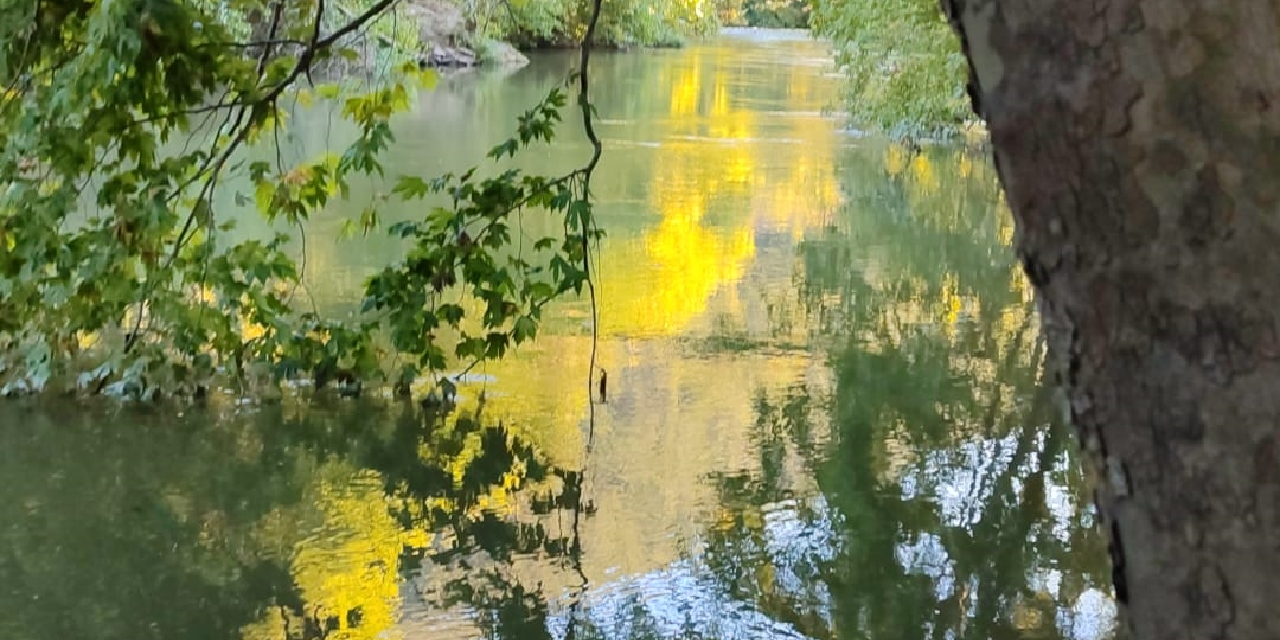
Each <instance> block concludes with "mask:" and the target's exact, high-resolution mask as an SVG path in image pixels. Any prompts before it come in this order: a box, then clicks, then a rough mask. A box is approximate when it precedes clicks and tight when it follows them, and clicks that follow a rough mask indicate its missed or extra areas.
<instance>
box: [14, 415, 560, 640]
mask: <svg viewBox="0 0 1280 640" xmlns="http://www.w3.org/2000/svg"><path fill="white" fill-rule="evenodd" d="M316 409H320V410H316ZM215 413H216V412H215V411H214V410H212V409H211V410H209V411H208V415H196V416H192V415H190V414H189V415H188V418H189V419H188V420H186V421H184V422H182V423H181V424H177V425H174V424H160V423H159V421H157V420H154V419H151V418H149V417H147V416H145V415H135V416H127V415H126V416H114V417H110V418H108V417H102V416H100V417H98V418H97V419H96V420H94V419H89V418H86V417H85V416H84V415H83V414H70V413H67V412H64V411H60V410H58V409H50V410H47V411H45V410H42V411H41V412H39V413H34V414H31V415H29V416H26V419H25V420H24V421H23V422H24V423H25V424H23V426H22V428H21V429H16V428H15V429H6V430H5V431H4V432H2V433H0V437H3V439H4V442H3V446H2V447H0V463H2V464H0V482H3V484H2V485H0V486H2V487H3V489H0V517H2V518H3V520H4V521H5V522H9V523H22V524H21V526H20V527H19V526H14V527H11V528H6V529H5V530H4V531H3V533H2V534H0V575H3V576H4V577H5V580H4V582H5V584H4V587H3V588H0V606H3V607H4V608H5V609H6V610H7V611H9V612H10V615H9V616H6V619H5V620H3V621H0V632H3V633H4V635H5V636H6V637H11V638H72V637H81V638H88V637H93V638H148V637H156V638H170V637H181V638H209V639H217V640H224V639H231V638H264V639H265V638H291V639H292V638H304V639H311V638H349V639H355V638H374V637H385V634H386V633H387V632H390V631H393V630H394V629H393V625H394V624H395V622H396V617H397V616H398V609H399V605H400V601H399V599H400V595H399V592H398V589H399V587H400V585H401V584H402V582H403V581H404V580H405V578H406V577H407V574H408V573H410V572H414V571H417V570H418V568H419V567H420V566H421V560H422V559H424V558H426V559H429V562H428V564H434V565H439V566H450V565H457V564H459V563H462V562H465V561H466V559H467V558H475V557H477V556H478V555H479V554H483V556H484V557H487V558H489V559H490V560H488V561H487V562H488V563H489V564H490V565H491V566H500V565H501V564H502V563H503V562H504V561H505V560H508V559H510V558H511V557H512V556H513V555H516V554H538V555H540V556H543V557H549V558H557V557H561V558H563V557H566V556H567V555H568V554H569V552H570V550H571V548H572V546H573V545H572V544H571V542H570V540H569V538H568V537H567V536H566V535H564V534H559V533H556V528H555V527H553V526H547V524H546V523H545V522H544V521H545V520H547V519H548V518H551V517H552V515H551V514H553V513H556V512H560V511H563V510H564V507H565V506H566V504H567V503H566V499H565V496H566V495H571V496H572V495H577V493H576V492H575V491H576V490H577V489H578V488H579V487H578V485H579V484H580V480H578V479H577V478H578V476H576V475H575V474H573V473H570V472H564V471H562V470H559V469H555V468H551V467H548V466H547V465H545V464H544V463H543V462H542V461H541V458H540V457H539V455H538V453H537V452H536V451H535V450H534V449H533V448H532V447H531V446H530V445H529V444H528V443H527V442H526V441H525V440H524V439H523V438H522V437H520V436H518V435H516V434H513V433H512V432H511V431H509V430H508V429H506V428H504V427H502V426H501V425H494V424H492V423H488V422H487V421H485V420H482V419H481V417H480V416H479V415H478V413H477V414H476V415H460V416H456V417H454V418H451V419H450V420H448V421H447V422H446V421H444V420H424V417H423V414H422V412H421V411H419V410H418V409H417V408H416V407H413V406H410V405H405V406H404V407H403V408H402V409H394V408H387V407H385V406H375V405H372V404H365V403H349V402H348V403H341V404H335V405H333V406H321V407H312V408H311V409H309V410H306V411H304V412H302V413H303V416H291V415H287V413H289V411H287V410H286V409H285V408H283V407H279V406H277V407H274V408H265V409H263V410H262V411H261V412H258V413H256V414H250V415H243V416H234V415H222V416H218V415H214V414H215ZM111 422H115V424H110V423H111ZM104 423H105V424H104ZM122 423H123V424H122ZM51 457H52V459H51ZM51 469H52V470H53V473H52V474H50V470H51ZM46 476H49V477H46ZM369 481H372V482H369ZM566 488H568V489H570V490H568V491H566ZM535 492H537V493H540V494H541V496H540V497H539V498H538V499H536V500H535V499H533V496H532V494H533V493H535ZM521 496H524V497H521ZM504 501H505V504H504ZM517 502H520V504H519V505H517V504H516V503H517ZM568 506H572V507H573V508H575V509H576V508H577V500H576V499H572V503H571V504H568ZM517 508H525V509H529V510H531V511H533V512H534V517H532V518H522V519H520V520H517V519H516V518H514V517H511V516H510V513H511V512H512V511H513V510H514V509H517ZM538 514H542V515H541V516H539V515H538ZM540 518H541V519H540ZM476 578H477V576H472V575H465V574H464V575H460V576H458V577H456V578H455V579H454V580H452V581H451V582H450V583H449V584H448V585H447V587H448V588H447V589H446V590H445V595H446V596H448V597H449V598H454V599H457V598H458V597H459V596H463V597H462V598H461V599H462V600H463V601H468V599H467V598H466V596H467V595H468V594H471V596H472V597H471V599H470V602H471V603H473V604H476V605H480V606H483V607H486V608H487V609H489V610H490V611H492V612H493V616H494V619H502V620H512V619H518V618H528V617H529V615H530V614H533V613H537V612H538V611H539V608H538V606H537V605H536V603H537V602H539V601H540V600H539V599H537V598H531V597H530V594H529V592H528V591H526V590H523V588H522V587H520V586H519V585H517V584H513V583H491V584H488V585H483V586H485V587H487V588H486V589H481V588H480V586H481V582H480V581H477V579H476ZM468 585H476V586H468ZM441 604H448V602H445V601H444V600H443V599H442V601H441ZM516 610H518V611H524V613H519V614H516V613H505V614H504V613H503V611H516ZM543 626H544V627H545V625H543ZM504 637H534V636H529V635H528V634H527V633H516V634H515V635H511V634H504Z"/></svg>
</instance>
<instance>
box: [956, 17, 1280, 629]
mask: <svg viewBox="0 0 1280 640" xmlns="http://www.w3.org/2000/svg"><path fill="white" fill-rule="evenodd" d="M942 2H943V7H944V10H945V11H946V13H947V16H948V18H949V19H950V20H951V21H952V24H953V25H954V26H955V28H956V31H957V32H958V33H959V35H960V37H961V39H962V41H963V43H964V48H965V52H966V54H967V55H968V57H969V60H970V63H971V75H972V79H971V86H970V95H971V96H972V97H973V100H974V107H975V109H976V110H977V111H978V113H979V114H980V115H982V116H983V117H984V118H985V119H986V120H987V124H988V127H989V129H990V132H991V137H992V143H993V146H994V148H995V158H996V163H997V167H998V168H999V170H1000V175H1001V179H1002V181H1003V182H1004V186H1005V189H1006V191H1007V195H1008V200H1009V203H1010V205H1011V207H1012V209H1013V212H1014V215H1015V217H1016V219H1017V223H1018V240H1017V246H1018V251H1019V254H1020V256H1021V258H1022V261H1023V265H1024V267H1025V269H1026V272H1027V274H1028V275H1029V276H1030V279H1031V280H1032V282H1033V283H1034V285H1035V286H1036V288H1037V290H1038V291H1039V294H1040V295H1039V297H1040V302H1041V310H1042V312H1043V317H1044V320H1045V323H1046V328H1047V329H1049V331H1050V335H1051V336H1053V335H1057V336H1059V337H1060V340H1056V341H1054V343H1055V346H1054V349H1055V352H1056V355H1057V356H1059V357H1060V358H1059V361H1060V362H1061V363H1062V373H1061V376H1062V378H1061V381H1062V383H1063V385H1064V387H1065V388H1066V390H1067V395H1068V398H1069V402H1070V413H1071V416H1072V419H1073V421H1074V424H1075V425H1076V427H1077V428H1078V431H1079V435H1080V438H1081V443H1082V445H1083V447H1084V449H1085V451H1086V458H1087V459H1088V461H1090V462H1092V465H1091V466H1092V467H1093V468H1094V470H1095V471H1096V472H1097V475H1096V476H1095V478H1096V480H1097V494H1096V496H1097V502H1098V507H1099V509H1100V511H1101V514H1102V516H1103V518H1104V522H1105V523H1106V526H1107V527H1108V528H1109V533H1110V535H1111V545H1112V560H1113V563H1114V568H1115V572H1114V580H1115V589H1116V596H1117V598H1118V599H1119V600H1120V601H1121V603H1122V611H1123V612H1124V614H1125V618H1126V621H1127V623H1128V625H1129V626H1130V629H1131V631H1132V633H1133V635H1134V637H1136V638H1138V639H1139V640H1174V639H1179V638H1188V639H1190V638H1195V639H1197V640H1199V639H1203V638H1243V639H1253V638H1258V639H1261V638H1267V639H1273V638H1280V605H1277V604H1276V602H1275V599H1276V597H1277V595H1278V594H1280V468H1278V466H1277V447H1276V439H1277V424H1278V418H1280V337H1278V336H1280V0H942Z"/></svg>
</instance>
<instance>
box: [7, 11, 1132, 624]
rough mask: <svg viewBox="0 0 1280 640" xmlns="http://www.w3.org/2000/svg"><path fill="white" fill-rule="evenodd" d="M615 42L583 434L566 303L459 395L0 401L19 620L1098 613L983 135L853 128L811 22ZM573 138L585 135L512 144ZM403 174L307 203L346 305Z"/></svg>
mask: <svg viewBox="0 0 1280 640" xmlns="http://www.w3.org/2000/svg"><path fill="white" fill-rule="evenodd" d="M570 64H571V61H570V59H569V58H568V57H566V56H558V55H553V56H544V57H539V58H536V59H535V61H534V63H533V64H532V65H531V66H530V67H528V68H525V69H522V70H520V71H518V72H515V73H512V74H508V75H499V74H477V75H464V76H457V77H453V78H447V79H443V80H442V81H441V82H440V84H439V85H438V86H437V87H436V88H435V89H434V90H433V91H431V92H428V93H423V94H422V95H420V96H418V97H417V100H418V104H417V105H416V107H415V111H414V112H413V113H412V114H409V115H407V116H405V117H403V118H401V119H400V120H399V121H398V122H397V129H396V132H397V136H398V138H399V142H398V144H397V145H396V146H395V148H394V149H392V150H391V153H390V160H389V161H388V167H389V169H390V171H391V172H392V173H395V172H396V171H401V170H403V171H409V170H411V171H414V172H419V173H424V174H434V173H439V172H443V171H448V170H461V169H465V168H466V167H467V166H469V165H470V164H472V163H475V162H479V161H480V160H481V157H482V155H483V153H484V152H485V151H486V150H487V149H488V148H489V147H490V146H491V145H493V144H495V143H497V142H499V141H500V140H501V139H502V138H504V137H506V135H508V133H509V132H510V131H511V129H512V126H513V123H514V119H515V117H516V115H517V114H518V113H519V112H521V111H522V110H523V109H525V108H528V107H529V106H530V105H532V104H533V103H535V102H536V101H537V100H538V99H539V98H540V97H541V96H542V95H543V94H544V93H545V92H546V91H547V90H548V89H549V88H550V87H551V86H552V85H554V84H555V83H556V82H559V81H560V80H561V79H562V78H563V75H564V73H565V71H566V70H567V69H568V68H569V66H570ZM593 65H594V74H595V76H596V79H595V83H594V84H595V86H596V87H599V88H600V89H599V90H600V91H601V92H602V94H601V95H598V96H596V98H595V100H596V102H597V103H598V106H599V111H600V117H601V118H602V122H601V125H600V129H601V133H602V136H603V137H604V138H605V144H606V154H605V158H604V161H603V163H602V165H601V167H600V170H599V173H598V175H597V178H596V184H595V188H596V193H597V196H598V198H599V216H600V223H601V225H602V226H603V227H604V228H605V229H606V230H607V232H608V234H609V235H608V237H607V238H606V239H605V240H604V241H603V242H602V244H601V247H600V251H599V256H598V258H597V264H598V266H599V269H598V276H597V277H598V282H599V291H600V310H599V312H600V313H599V317H600V320H599V359H600V365H601V366H602V367H603V368H604V369H605V370H607V371H608V372H609V390H608V401H607V403H604V404H598V405H597V406H596V407H595V423H594V426H592V425H590V424H589V423H588V400H587V389H588V358H589V353H590V348H591V342H592V337H591V314H590V309H589V307H588V306H587V305H586V303H585V301H581V300H570V301H566V302H565V303H564V304H561V305H559V306H558V307H556V308H555V310H554V311H553V312H552V315H553V319H552V320H551V321H549V322H548V324H547V325H546V327H544V330H543V332H542V333H541V334H540V335H539V337H538V340H537V341H536V342H535V343H534V344H532V345H526V346H522V347H521V348H520V349H519V350H518V351H517V352H515V353H514V354H511V355H510V356H509V358H508V359H507V360H505V361H503V362H501V363H497V364H491V365H489V366H488V367H487V368H484V369H483V370H479V369H477V370H476V371H475V372H473V373H475V375H473V376H472V377H471V378H470V379H469V382H468V383H467V384H465V385H463V388H462V394H463V396H464V397H465V398H464V400H465V401H464V402H463V403H462V404H461V406H460V407H459V409H458V411H456V412H455V413H454V414H453V415H452V416H450V417H449V418H448V419H446V420H444V421H429V420H427V419H426V417H425V416H424V415H423V413H422V411H421V410H420V409H419V408H418V407H417V406H415V405H412V404H403V405H402V404H397V403H394V402H392V401H390V400H385V399H381V398H370V397H365V398H362V399H358V400H343V399H337V398H330V397H319V398H314V399H311V398H305V397H304V398H301V399H292V398H291V399H287V400H286V401H284V402H282V403H278V404H266V405H241V404H237V403H234V402H227V401H223V400H216V399H215V400H214V401H211V402H209V404H208V406H205V407H193V408H188V409H186V410H185V411H184V412H183V413H182V414H181V415H177V414H175V413H174V412H172V411H170V410H168V409H150V410H148V409H119V408H101V407H99V408H90V407H66V406H62V407H50V406H46V405H40V406H33V405H27V404H15V403H10V404H0V511H2V512H3V514H2V515H0V610H2V611H3V612H4V615H2V616H0V636H3V637H5V638H9V639H25V638H41V639H44V638H50V639H52V638H58V639H64V638H65V639H73V638H129V639H141V638H174V639H176V638H192V639H209V640H229V639H244V640H259V639H260V640H267V639H284V638H306V639H318V638H346V639H356V638H428V639H433V640H434V639H453V638H503V639H508V640H527V639H542V638H555V639H557V640H559V639H566V638H579V639H581V638H608V639H614V640H640V639H646V640H647V639H657V638H672V639H675V638H680V639H690V638H707V639H711V638H715V639H725V640H728V639H739V638H740V639H748V638H750V639H756V638H760V639H781V638H786V639H797V640H799V639H802V638H813V639H828V638H832V639H834V638H872V639H875V640H891V639H899V638H900V639H904V640H905V639H913V640H914V639H923V638H929V639H933V638H938V639H942V638H983V639H986V638H1015V637H1016V638H1072V639H1097V638H1110V637H1112V635H1113V634H1112V631H1111V628H1112V617H1113V615H1114V605H1113V602H1112V599H1111V596H1110V587H1109V585H1110V573H1109V567H1108V565H1107V561H1106V554H1105V551H1106V550H1105V541H1104V539H1103V538H1102V536H1101V535H1100V533H1099V532H1098V531H1097V530H1096V528H1095V526H1094V522H1093V517H1092V515H1091V512H1090V510H1089V509H1088V507H1087V504H1088V492H1087V489H1086V487H1085V484H1084V479H1083V477H1082V474H1081V473H1080V472H1079V471H1078V470H1077V469H1076V465H1075V463H1074V460H1073V454H1072V446H1073V443H1072V442H1071V440H1070V435H1069V432H1068V431H1067V430H1066V429H1065V428H1063V427H1062V426H1061V425H1060V424H1058V420H1059V419H1060V418H1059V416H1058V411H1057V410H1056V409H1055V406H1054V403H1053V401H1052V397H1051V394H1050V392H1048V391H1046V390H1042V389H1040V388H1039V386H1038V383H1039V380H1040V376H1041V375H1042V373H1041V364H1040V356H1041V351H1042V345H1041V343H1040V340H1039V337H1038V335H1037V331H1036V326H1035V318H1034V314H1033V308H1032V302H1031V296H1030V290H1029V286H1028V284H1027V283H1026V282H1025V281H1024V279H1023V278H1022V276H1021V274H1020V271H1019V269H1018V268H1017V265H1016V262H1015V260H1014V259H1013V253H1012V251H1011V250H1010V248H1009V243H1010V241H1011V236H1012V225H1011V221H1010V219H1009V217H1008V215H1007V213H1005V212H1003V211H1002V210H1001V208H1000V206H999V202H998V190H997V186H996V181H995V176H994V174H993V172H992V170H991V168H990V167H989V165H988V164H986V162H985V160H983V159H981V158H980V157H975V156H967V155H964V154H961V153H958V152H954V151H949V150H944V149H934V150H928V151H926V152H925V153H924V154H923V155H919V156H911V155H909V154H908V153H906V152H905V150H904V149H902V148H900V147H897V146H894V145H891V144H889V143H887V142H883V141H876V140H874V139H871V138H860V137H852V136H848V135H845V134H842V133H840V131H839V125H840V121H839V119H838V118H834V117H829V116H826V115H824V114H823V108H824V107H828V106H831V105H833V104H834V103H835V101H836V99H837V92H838V86H837V80H836V78H834V77H833V75H832V74H831V73H830V63H829V59H828V57H827V56H826V54H825V48H824V45H822V44H821V43H816V42H812V41H810V40H808V39H807V37H806V36H805V35H804V34H794V33H763V34H759V33H757V34H742V33H731V34H729V35H726V36H724V37H721V38H719V39H717V40H715V41H713V42H709V43H705V44H697V45H694V46H690V47H689V48H687V49H684V50H673V51H656V52H643V53H639V54H635V53H633V54H600V55H597V56H596V57H595V60H594V62H593ZM329 118H330V112H329V111H327V110H326V109H325V108H322V107H319V106H316V107H313V108H311V109H300V110H299V112H298V114H297V115H296V117H295V121H294V123H293V126H294V127H295V129H294V130H295V131H296V132H297V137H296V139H293V140H291V141H289V142H288V144H289V145H292V147H291V148H292V149H293V150H294V151H295V152H299V153H301V152H306V153H317V152H320V151H323V150H324V149H325V148H326V146H327V145H328V146H337V145H340V144H341V143H342V138H343V136H344V135H345V136H349V134H350V132H349V131H345V130H344V129H343V128H342V127H341V126H340V125H335V126H330V125H329V124H328V121H329ZM585 152H586V149H585V146H584V145H583V143H582V140H581V137H580V136H579V135H578V134H577V133H576V132H575V131H573V129H572V127H567V128H566V130H565V132H564V140H563V142H561V143H558V144H557V145H556V146H554V147H551V148H550V150H544V149H539V150H537V151H535V152H533V153H532V155H530V156H528V157H526V158H524V159H523V160H522V162H524V163H525V164H526V166H528V167H532V168H536V169H539V170H543V171H553V170H561V169H568V168H570V167H572V166H574V165H575V163H580V162H581V161H582V159H583V158H584V156H585ZM386 188H387V185H385V184H384V185H376V184H364V185H356V188H355V190H354V192H353V194H352V203H349V204H344V205H339V206H336V207H334V208H333V209H332V210H330V211H328V212H326V213H325V215H324V217H323V218H322V219H320V220H318V221H317V223H316V225H315V227H314V228H313V230H312V232H311V233H312V235H313V238H318V237H325V238H326V240H324V241H312V242H310V243H308V244H309V246H308V247H307V262H306V273H307V280H308V282H309V284H310V289H311V292H310V293H311V295H312V298H313V301H314V304H316V305H317V306H318V307H322V308H324V309H325V310H326V311H328V312H330V313H339V314H340V313H344V312H345V310H349V309H350V308H354V307H355V306H357V305H358V302H359V300H358V299H359V292H360V283H361V280H362V279H363V278H364V277H365V276H366V275H368V274H369V273H370V272H371V270H373V269H375V268H377V267H379V266H381V265H382V264H385V263H386V262H387V261H388V260H391V259H394V258H395V257H397V256H398V255H399V252H400V251H401V250H402V248H401V247H400V245H398V244H397V243H396V242H394V241H392V240H389V239H384V238H383V237H382V235H381V234H374V235H371V236H370V237H369V238H367V239H351V240H344V241H339V242H332V241H329V240H327V235H326V234H329V233H331V232H333V231H335V230H336V229H337V228H338V227H339V226H340V225H341V224H342V220H343V219H344V218H348V217H351V216H354V215H358V212H359V211H360V210H361V209H362V208H363V207H364V205H365V204H366V203H367V201H368V199H369V198H370V197H371V196H372V195H373V194H374V193H375V192H376V191H377V190H379V189H386ZM415 206H417V205H415ZM421 213H422V211H421V210H420V209H416V208H407V207H405V208H402V209H395V208H392V209H390V210H388V211H386V213H385V221H389V220H393V219H403V218H407V217H410V216H414V215H420V214H421ZM244 223H245V228H246V229H248V230H249V232H252V231H253V230H254V218H253V217H252V215H246V219H245V220H244ZM258 224H259V225H261V223H258ZM531 224H534V223H533V222H531ZM259 230H262V228H259ZM482 389H483V390H484V392H485V401H484V402H483V406H482V407H481V406H480V405H481V403H480V402H479V401H478V400H477V398H478V397H479V395H480V391H481V390H482ZM589 434H590V439H589ZM589 440H590V441H589Z"/></svg>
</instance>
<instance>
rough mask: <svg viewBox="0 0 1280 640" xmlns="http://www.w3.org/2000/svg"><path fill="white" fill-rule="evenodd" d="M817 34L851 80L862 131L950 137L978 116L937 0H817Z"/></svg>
mask: <svg viewBox="0 0 1280 640" xmlns="http://www.w3.org/2000/svg"><path fill="white" fill-rule="evenodd" d="M813 7H814V9H813V17H812V26H813V30H814V32H815V34H817V35H821V36H825V37H828V38H831V40H832V41H833V43H834V48H835V58H836V64H837V65H838V66H839V67H840V68H841V69H842V70H843V71H844V72H845V73H846V74H847V75H848V87H847V89H846V93H845V104H846V105H847V106H848V109H849V112H850V114H851V115H852V117H853V120H854V123H855V124H856V125H857V126H861V127H866V128H868V129H871V130H874V131H877V132H881V133H887V134H890V135H895V136H910V137H920V136H952V135H955V134H958V133H960V132H961V131H962V130H963V129H964V127H965V125H966V123H967V122H969V121H970V120H971V119H972V118H973V113H972V109H971V108H970V105H969V102H968V98H967V97H966V95H965V91H964V77H965V70H966V68H967V67H966V63H965V59H964V55H963V54H962V53H961V51H960V46H959V43H958V42H957V40H956V38H955V35H954V34H953V33H951V29H950V27H949V26H948V25H947V23H946V21H945V19H944V18H943V16H942V11H941V8H940V7H939V5H938V3H937V2H936V1H935V0H890V1H888V2H884V1H881V0H814V2H813Z"/></svg>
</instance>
